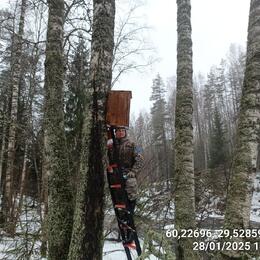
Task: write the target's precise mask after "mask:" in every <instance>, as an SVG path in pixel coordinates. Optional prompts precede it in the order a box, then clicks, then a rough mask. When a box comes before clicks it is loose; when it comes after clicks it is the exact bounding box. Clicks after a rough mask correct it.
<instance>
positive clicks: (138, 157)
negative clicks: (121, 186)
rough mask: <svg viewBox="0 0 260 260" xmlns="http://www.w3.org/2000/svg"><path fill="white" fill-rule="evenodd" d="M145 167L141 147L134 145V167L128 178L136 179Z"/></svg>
mask: <svg viewBox="0 0 260 260" xmlns="http://www.w3.org/2000/svg"><path fill="white" fill-rule="evenodd" d="M143 166H144V157H143V150H142V148H141V147H139V146H136V145H134V165H133V167H132V169H131V171H130V172H129V173H128V174H127V176H128V177H130V178H134V177H136V175H137V174H138V173H139V172H140V171H141V169H142V168H143Z"/></svg>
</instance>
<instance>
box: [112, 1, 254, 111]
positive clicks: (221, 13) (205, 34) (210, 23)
mask: <svg viewBox="0 0 260 260" xmlns="http://www.w3.org/2000/svg"><path fill="white" fill-rule="evenodd" d="M249 4H250V0H191V5H192V10H191V19H192V41H193V69H194V73H195V74H196V73H198V72H202V73H203V74H205V76H206V74H207V72H208V71H209V69H210V67H211V66H212V65H214V64H215V65H219V63H220V61H221V59H222V58H225V56H226V54H227V52H228V50H229V47H230V44H231V43H237V44H240V45H242V46H246V38H247V25H248V15H249ZM144 8H145V11H144V13H145V14H146V19H147V24H148V25H150V26H152V28H153V30H152V31H151V32H150V36H151V40H152V42H153V45H154V46H155V47H156V49H157V55H158V57H160V62H158V63H156V64H154V65H153V69H152V70H150V71H149V72H148V73H145V74H138V73H132V74H129V75H125V76H124V77H123V78H122V79H121V81H120V83H119V84H118V85H117V86H116V89H120V88H121V89H130V90H132V91H133V99H132V111H133V112H135V113H138V111H140V110H142V109H143V108H145V109H146V110H147V109H148V110H149V97H150V95H151V85H152V79H153V78H154V77H155V76H156V74H157V73H160V74H161V76H162V77H163V79H165V81H166V80H167V78H169V77H171V76H173V75H176V48H177V47H176V46H177V31H176V30H177V24H176V12H177V11H176V9H177V8H176V1H175V0H147V1H146V6H145V7H144Z"/></svg>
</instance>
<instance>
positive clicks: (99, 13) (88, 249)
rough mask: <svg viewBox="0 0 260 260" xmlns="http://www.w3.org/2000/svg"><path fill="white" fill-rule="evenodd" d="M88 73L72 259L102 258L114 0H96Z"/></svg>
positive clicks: (93, 259)
mask: <svg viewBox="0 0 260 260" xmlns="http://www.w3.org/2000/svg"><path fill="white" fill-rule="evenodd" d="M93 4H94V17H93V34H92V42H91V61H90V75H89V91H90V93H91V100H90V105H89V107H88V108H87V109H86V112H85V118H84V125H83V133H82V136H83V140H82V141H83V142H82V154H81V166H80V177H81V180H80V187H79V189H78V194H77V201H76V209H75V215H74V225H73V235H72V241H71V245H70V253H69V259H70V260H74V259H79V260H80V259H81V260H85V259H92V260H100V259H102V248H103V218H104V212H103V206H104V171H105V167H104V166H105V163H106V161H105V157H106V142H105V141H106V125H105V104H106V97H107V94H108V91H109V89H110V85H111V78H112V60H113V47H114V19H115V1H114V0H94V1H93Z"/></svg>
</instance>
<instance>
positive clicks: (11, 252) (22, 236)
mask: <svg viewBox="0 0 260 260" xmlns="http://www.w3.org/2000/svg"><path fill="white" fill-rule="evenodd" d="M148 193H149V194H148ZM154 194H156V192H155V191H153V190H152V189H151V191H150V192H145V193H144V194H143V197H142V198H141V201H142V202H147V204H146V203H145V204H146V207H147V209H150V208H152V206H153V205H152V204H153V202H154V203H155V204H156V203H158V204H160V203H162V201H160V200H158V197H159V196H155V197H157V198H156V200H157V201H153V199H152V198H153V197H154ZM162 198H163V197H162ZM218 200H219V199H218V198H212V200H211V202H210V205H209V212H210V214H209V217H211V218H220V219H221V218H223V215H222V214H221V213H220V212H219V211H218V210H217V209H216V210H215V208H217V207H216V205H217V203H218ZM26 203H27V204H28V205H29V208H30V204H31V203H32V202H31V201H30V199H27V202H26ZM166 204H168V205H166V206H165V207H164V208H165V209H164V210H161V211H160V212H159V213H158V212H151V211H150V210H149V211H150V214H149V217H150V218H153V219H156V220H163V219H164V218H165V217H166V216H167V219H173V215H174V205H173V204H172V203H166ZM164 205H165V204H164ZM109 215H111V216H112V215H113V211H112V210H109ZM147 217H148V215H147ZM198 217H200V216H198ZM250 219H251V220H252V221H255V222H259V223H260V173H258V174H257V176H256V179H255V181H254V193H253V199H252V207H251V216H250ZM170 222H171V221H170ZM173 227H174V225H173V222H172V223H165V224H164V229H172V228H173ZM39 232H40V219H39V215H38V213H37V210H36V208H34V209H30V210H28V211H25V212H24V213H23V214H22V216H21V218H20V222H19V223H18V225H17V236H16V237H15V238H10V237H8V236H6V235H5V234H4V232H3V231H1V229H0V259H1V260H2V259H3V260H4V259H5V260H9V259H10V260H15V259H28V258H27V257H24V255H23V254H24V253H27V254H28V252H31V257H30V258H29V259H31V260H40V259H41V260H44V258H41V257H40V245H41V244H40V241H39V240H38V239H39ZM141 246H143V241H142V240H141ZM18 255H19V256H18ZM132 257H133V260H135V259H137V255H136V253H135V252H133V256H132ZM126 259H127V258H126V255H125V251H124V248H123V246H122V243H120V242H111V241H105V243H104V249H103V260H126ZM146 259H147V260H148V259H149V260H157V259H158V258H157V257H155V256H153V255H150V256H149V258H146Z"/></svg>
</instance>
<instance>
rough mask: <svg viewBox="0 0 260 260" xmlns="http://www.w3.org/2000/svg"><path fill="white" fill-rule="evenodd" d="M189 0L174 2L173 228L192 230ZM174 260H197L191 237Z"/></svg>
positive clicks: (179, 246) (179, 244) (181, 243)
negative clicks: (176, 38) (175, 89)
mask: <svg viewBox="0 0 260 260" xmlns="http://www.w3.org/2000/svg"><path fill="white" fill-rule="evenodd" d="M190 16H191V4H190V0H177V34H178V43H177V96H176V118H175V133H176V139H175V185H176V187H175V209H176V212H175V225H176V228H177V229H178V230H180V229H186V230H187V229H194V228H195V196H194V167H193V125H192V117H193V91H192V72H193V71H192V70H193V69H192V40H191V22H190ZM176 249H177V250H176V255H177V259H199V257H198V256H197V253H196V251H193V250H192V240H191V238H182V239H179V240H178V241H177V246H176Z"/></svg>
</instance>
